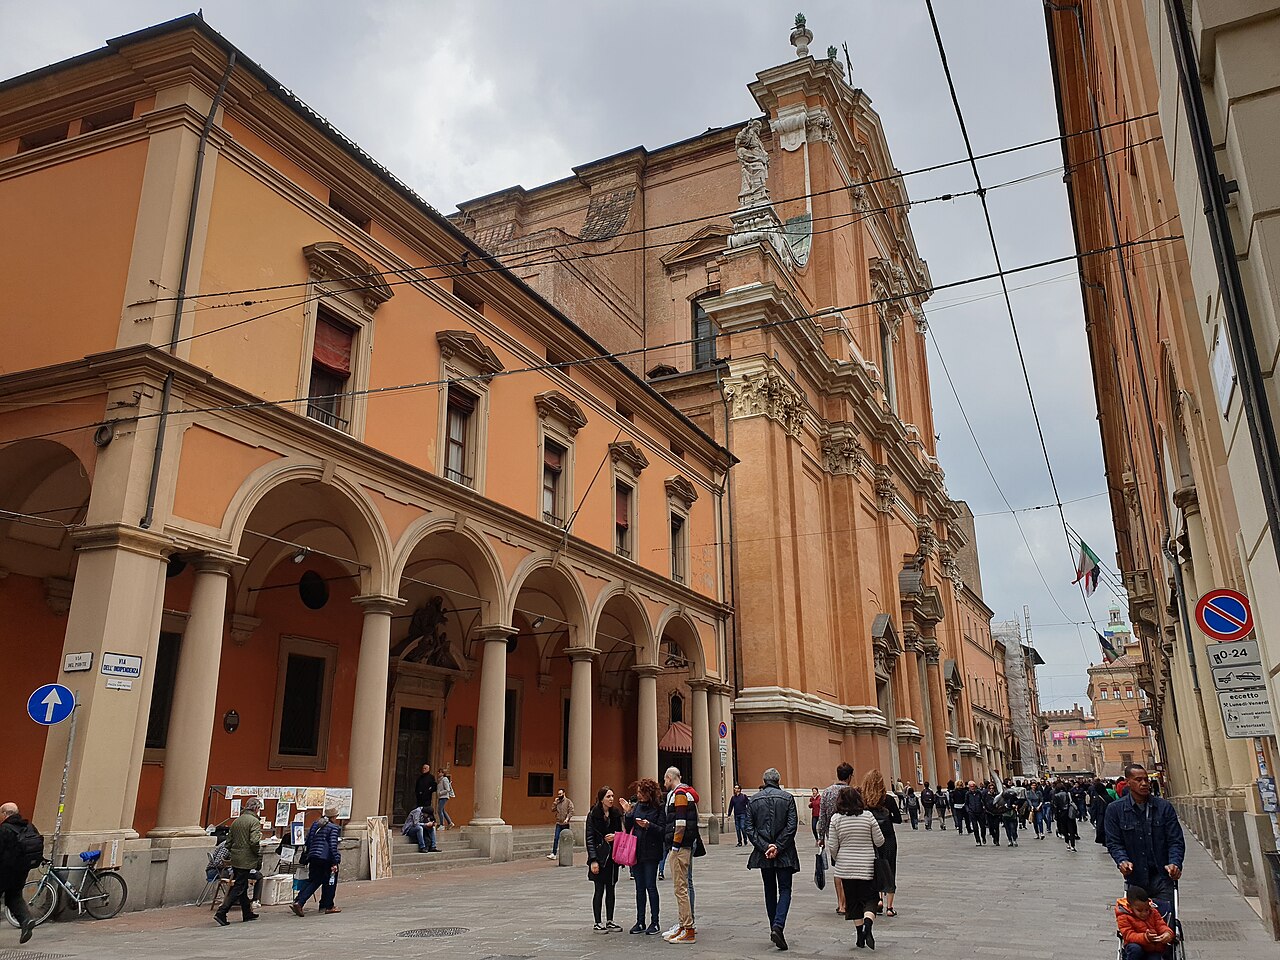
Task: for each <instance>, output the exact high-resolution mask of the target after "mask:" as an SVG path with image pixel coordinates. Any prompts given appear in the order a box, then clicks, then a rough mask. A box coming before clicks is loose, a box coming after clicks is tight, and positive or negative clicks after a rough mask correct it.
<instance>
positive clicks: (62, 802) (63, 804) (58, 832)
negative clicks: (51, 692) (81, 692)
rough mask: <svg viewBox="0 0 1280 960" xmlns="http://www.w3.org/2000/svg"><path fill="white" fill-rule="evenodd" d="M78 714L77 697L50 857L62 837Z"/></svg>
mask: <svg viewBox="0 0 1280 960" xmlns="http://www.w3.org/2000/svg"><path fill="white" fill-rule="evenodd" d="M79 712H80V698H79V697H78V696H77V697H76V701H75V703H74V704H73V705H72V707H71V729H70V730H68V731H67V756H66V759H64V760H63V761H62V788H61V789H60V790H59V791H58V819H57V820H56V821H55V822H54V825H53V845H52V846H51V847H50V848H49V855H50V856H51V857H52V856H55V855H56V854H57V852H58V840H59V839H60V838H61V837H62V814H63V810H64V809H65V807H66V803H67V778H68V777H69V775H70V773H71V751H72V749H73V748H74V747H75V743H76V714H78V713H79Z"/></svg>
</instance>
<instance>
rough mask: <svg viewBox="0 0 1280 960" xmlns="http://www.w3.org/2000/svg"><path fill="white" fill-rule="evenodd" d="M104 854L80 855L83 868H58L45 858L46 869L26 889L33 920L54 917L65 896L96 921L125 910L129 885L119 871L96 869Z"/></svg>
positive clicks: (42, 863)
mask: <svg viewBox="0 0 1280 960" xmlns="http://www.w3.org/2000/svg"><path fill="white" fill-rule="evenodd" d="M101 856H102V851H101V850H91V851H88V852H86V853H82V854H80V859H81V860H82V861H83V862H84V865H83V866H80V867H55V866H54V865H53V861H52V860H41V861H40V866H41V868H42V869H44V871H45V872H44V873H43V874H42V875H41V876H40V878H39V879H37V880H29V881H28V882H27V883H26V884H25V885H24V886H23V888H22V896H23V899H24V900H26V903H27V913H28V914H29V915H30V917H31V920H32V923H33V924H34V925H36V926H39V925H40V924H42V923H44V922H45V921H46V920H48V919H49V918H50V917H51V916H53V914H54V913H55V912H56V911H57V908H58V903H59V901H60V899H61V898H62V897H63V896H65V897H66V898H67V900H68V901H69V902H71V903H74V904H75V905H76V914H77V915H79V914H81V913H87V914H89V916H91V917H93V919H95V920H109V919H111V918H112V917H114V916H115V915H116V914H117V913H119V912H120V911H121V910H123V909H124V905H125V901H126V900H128V898H129V886H128V884H126V883H125V882H124V878H123V877H121V876H120V875H119V874H118V873H115V872H113V871H110V870H107V871H102V872H99V871H98V870H95V869H94V866H93V865H94V863H95V862H96V861H97V860H98V859H99V858H100V857H101ZM74 874H79V875H80V882H79V884H76V883H75V882H74ZM4 914H5V917H6V918H7V919H8V921H9V923H10V925H12V926H14V927H16V926H18V921H17V920H16V919H15V918H14V916H13V914H11V913H10V912H9V911H8V910H5V911H4Z"/></svg>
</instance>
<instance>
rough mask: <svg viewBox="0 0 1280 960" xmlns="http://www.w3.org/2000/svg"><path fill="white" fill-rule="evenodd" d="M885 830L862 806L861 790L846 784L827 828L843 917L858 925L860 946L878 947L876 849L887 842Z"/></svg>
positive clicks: (828, 845) (828, 844) (832, 871)
mask: <svg viewBox="0 0 1280 960" xmlns="http://www.w3.org/2000/svg"><path fill="white" fill-rule="evenodd" d="M885 842H886V840H885V835H884V832H883V831H882V830H881V829H880V824H879V823H878V822H877V821H876V818H875V816H874V815H872V814H871V813H870V812H868V811H867V809H866V807H865V806H864V805H863V798H862V793H861V791H858V790H855V789H854V788H853V787H844V788H843V789H842V790H841V791H840V793H839V796H838V797H837V799H836V813H835V815H834V816H833V817H832V818H831V825H830V829H828V831H827V853H828V854H829V855H830V857H831V873H832V875H833V876H834V877H835V878H836V879H837V880H838V881H839V883H838V886H842V887H844V902H845V904H846V905H847V910H846V912H845V916H844V918H845V919H846V920H852V921H853V922H854V924H855V925H856V926H857V928H858V946H859V947H870V948H871V949H872V950H874V949H875V948H876V939H875V935H874V933H873V932H872V925H873V924H874V922H875V918H876V905H877V904H878V903H879V901H880V891H879V890H878V889H877V884H876V880H875V874H876V869H875V865H876V856H877V849H879V848H882V847H883V846H884V844H885Z"/></svg>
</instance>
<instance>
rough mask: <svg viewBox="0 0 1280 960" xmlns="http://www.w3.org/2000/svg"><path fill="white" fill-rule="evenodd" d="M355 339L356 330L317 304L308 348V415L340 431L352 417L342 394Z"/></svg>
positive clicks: (349, 377)
mask: <svg viewBox="0 0 1280 960" xmlns="http://www.w3.org/2000/svg"><path fill="white" fill-rule="evenodd" d="M354 343H355V331H354V330H353V329H352V328H351V327H349V326H347V325H346V324H344V323H342V322H341V321H340V320H338V319H337V318H335V317H334V316H333V315H332V314H330V313H329V312H328V311H327V310H325V309H324V308H323V307H322V308H320V310H319V312H318V314H317V316H316V332H315V338H314V341H313V343H312V348H311V379H310V381H309V383H308V385H307V397H308V399H307V416H308V417H310V418H311V419H312V420H318V421H319V422H321V423H323V424H325V425H326V426H330V427H333V428H334V429H337V430H342V431H346V430H347V428H348V426H349V425H350V422H351V418H350V417H349V416H346V415H345V412H346V410H347V405H348V401H349V400H350V398H349V397H346V396H344V394H345V393H346V392H347V383H348V381H349V380H350V379H351V352H352V348H353V346H354Z"/></svg>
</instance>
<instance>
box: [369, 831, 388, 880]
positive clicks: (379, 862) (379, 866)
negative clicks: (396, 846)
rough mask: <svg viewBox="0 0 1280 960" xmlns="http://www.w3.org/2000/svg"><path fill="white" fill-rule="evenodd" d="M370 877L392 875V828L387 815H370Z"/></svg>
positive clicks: (375, 878) (374, 878)
mask: <svg viewBox="0 0 1280 960" xmlns="http://www.w3.org/2000/svg"><path fill="white" fill-rule="evenodd" d="M367 822H368V825H369V879H370V880H385V879H387V878H388V877H390V876H391V828H390V825H389V824H388V823H387V818H386V817H369V819H368V821H367Z"/></svg>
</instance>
